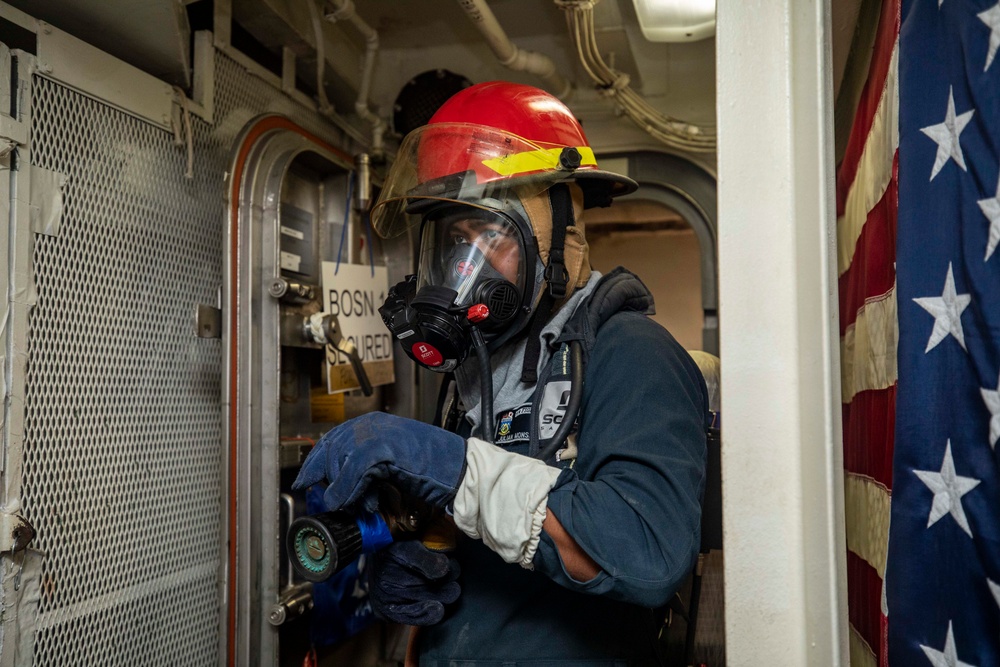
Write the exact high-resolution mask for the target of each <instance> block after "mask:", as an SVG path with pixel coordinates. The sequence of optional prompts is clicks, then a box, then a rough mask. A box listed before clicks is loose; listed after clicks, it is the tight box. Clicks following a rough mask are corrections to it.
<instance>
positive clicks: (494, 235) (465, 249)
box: [417, 206, 525, 307]
mask: <svg viewBox="0 0 1000 667" xmlns="http://www.w3.org/2000/svg"><path fill="white" fill-rule="evenodd" d="M524 254H525V253H524V243H523V241H522V239H521V234H520V232H519V231H518V229H517V227H516V226H515V225H514V223H513V222H512V221H511V220H509V219H508V218H507V217H506V216H504V215H502V214H499V213H493V212H491V211H486V210H483V209H479V208H474V207H470V206H458V207H455V206H449V207H447V208H445V209H443V210H442V211H440V212H437V213H436V214H432V215H430V216H428V218H427V220H426V221H425V222H424V228H423V234H422V237H421V241H420V266H419V268H418V270H417V291H418V292H419V290H420V288H421V287H423V286H425V285H437V286H440V287H447V288H449V289H453V290H455V291H456V292H457V293H458V296H457V297H456V298H455V305H457V306H463V307H464V306H471V305H473V304H474V303H475V302H476V298H477V289H476V288H477V287H478V286H480V285H483V284H485V283H486V282H487V281H491V280H505V281H507V282H510V283H512V284H513V285H514V286H515V287H516V288H517V291H518V294H523V293H524V272H525V258H524Z"/></svg>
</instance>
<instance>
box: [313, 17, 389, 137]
mask: <svg viewBox="0 0 1000 667" xmlns="http://www.w3.org/2000/svg"><path fill="white" fill-rule="evenodd" d="M331 4H333V6H334V7H336V9H335V10H334V11H332V12H330V13H328V14H326V20H327V21H331V22H333V21H348V22H350V24H351V25H353V26H354V27H355V29H356V30H357V31H358V32H360V33H361V36H362V37H364V39H365V60H364V63H363V65H362V69H361V85H360V86H359V87H358V99H357V102H355V103H354V110H355V111H356V112H357V114H358V115H359V116H360V117H361V118H363V119H364V120H366V121H368V122H369V123H370V124H371V126H372V154H373V155H374V156H381V155H382V153H383V141H382V138H383V135H384V134H385V130H386V123H385V121H384V120H383V119H382V118H381V117H380V116H379V115H378V114H376V113H375V112H373V111H372V110H371V109H369V108H368V95H369V94H370V92H371V85H372V76H373V74H374V71H375V58H376V56H377V54H378V47H379V41H378V32H377V31H376V30H375V29H374V28H372V27H371V26H370V25H368V24H367V23H365V21H364V19H362V18H361V17H360V16H358V13H357V11H356V10H355V9H354V3H353V2H352V0H332V3H331Z"/></svg>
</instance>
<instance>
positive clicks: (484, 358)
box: [472, 327, 495, 444]
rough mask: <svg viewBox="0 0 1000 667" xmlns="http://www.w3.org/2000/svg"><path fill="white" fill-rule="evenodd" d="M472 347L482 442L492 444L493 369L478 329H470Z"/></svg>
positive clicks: (493, 425)
mask: <svg viewBox="0 0 1000 667" xmlns="http://www.w3.org/2000/svg"><path fill="white" fill-rule="evenodd" d="M472 347H473V348H474V349H475V350H476V357H477V358H478V359H479V395H480V396H481V397H482V398H481V399H480V400H481V403H482V404H481V406H480V407H482V413H481V414H482V417H483V429H482V435H483V440H485V441H486V442H488V443H490V444H493V434H494V433H495V431H494V427H495V423H494V416H493V368H492V367H491V366H490V352H489V350H488V349H487V348H486V341H485V340H484V339H483V334H482V332H480V331H479V327H472Z"/></svg>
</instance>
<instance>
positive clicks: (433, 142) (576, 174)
mask: <svg viewBox="0 0 1000 667" xmlns="http://www.w3.org/2000/svg"><path fill="white" fill-rule="evenodd" d="M563 181H575V182H576V183H578V184H579V185H580V187H581V189H582V190H583V191H584V206H585V207H587V208H589V207H591V206H607V205H608V204H609V203H610V201H611V198H612V197H616V196H618V195H622V194H627V193H629V192H633V191H635V189H636V187H637V186H636V183H635V182H634V181H633V180H632V179H630V178H627V177H625V176H621V175H619V174H613V173H611V172H607V171H602V170H601V169H599V168H598V166H597V160H596V159H595V158H594V152H593V151H592V150H591V148H590V145H589V143H588V142H587V138H586V136H584V134H583V128H581V127H580V123H579V122H578V121H577V120H576V118H575V117H574V116H573V114H572V112H570V110H569V109H568V108H566V105H564V104H563V103H562V102H560V101H559V100H558V99H557V98H555V97H553V96H552V95H550V94H549V93H547V92H545V91H544V90H540V89H538V88H534V87H532V86H525V85H521V84H516V83H509V82H505V81H492V82H488V83H480V84H477V85H475V86H471V87H469V88H466V89H465V90H462V91H460V92H458V93H456V94H455V95H453V96H452V97H451V98H450V99H449V100H448V101H447V102H445V103H444V105H443V106H442V107H441V108H440V109H438V111H437V113H435V114H434V116H433V117H431V119H430V121H428V123H427V125H424V126H423V127H419V128H417V129H416V130H413V131H412V132H410V133H409V134H408V135H407V136H406V138H405V139H404V140H403V143H402V145H401V146H400V149H399V153H398V154H397V156H396V159H395V161H394V163H393V165H392V168H391V169H390V170H389V174H388V176H387V177H386V181H385V185H384V187H383V189H382V192H381V195H380V196H379V200H378V202H377V203H376V204H375V206H374V207H373V209H372V212H371V220H372V223H373V225H374V227H375V230H376V231H377V232H378V233H379V234H380V235H381V236H383V237H385V238H389V237H392V236H396V235H398V234H400V233H402V232H403V231H405V230H406V229H407V228H409V227H410V226H412V225H415V224H419V222H420V220H421V215H420V214H422V213H423V212H424V211H425V210H427V209H428V208H432V206H431V205H432V204H433V203H434V202H453V203H461V204H467V205H472V206H476V207H479V208H484V209H487V210H493V211H500V210H504V209H506V208H508V206H509V204H510V203H511V200H512V199H516V200H519V201H524V200H526V199H528V198H530V197H533V196H535V195H537V194H539V193H541V192H543V191H544V190H546V189H548V188H549V187H551V186H552V185H553V184H555V183H558V182H563Z"/></svg>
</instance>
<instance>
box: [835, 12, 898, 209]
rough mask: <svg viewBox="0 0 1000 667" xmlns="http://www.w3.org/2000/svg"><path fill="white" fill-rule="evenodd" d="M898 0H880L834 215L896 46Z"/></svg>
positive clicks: (840, 172) (852, 173) (861, 149)
mask: <svg viewBox="0 0 1000 667" xmlns="http://www.w3.org/2000/svg"><path fill="white" fill-rule="evenodd" d="M899 2H900V0H882V10H881V13H880V15H879V25H878V32H877V33H876V36H875V50H874V53H872V61H871V64H870V65H869V66H868V80H867V81H866V82H865V87H864V88H863V89H862V91H861V101H860V102H858V108H857V110H856V111H855V113H854V124H853V125H852V126H851V136H850V137H849V138H848V140H847V148H846V150H845V151H844V159H843V160H842V161H841V164H840V169H839V170H838V173H837V215H838V216H839V215H843V213H844V202H846V201H847V193H848V191H850V189H851V185H852V184H853V183H854V177H855V176H856V175H857V173H858V164H859V163H860V161H861V154H862V153H863V152H864V150H865V142H866V141H867V140H868V133H869V132H870V131H871V127H872V120H873V119H874V118H875V111H876V110H877V109H878V103H879V100H880V99H881V97H882V89H883V88H885V79H886V76H887V75H888V72H889V63H890V62H891V61H892V50H893V48H895V46H896V36H897V35H898V34H899Z"/></svg>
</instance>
